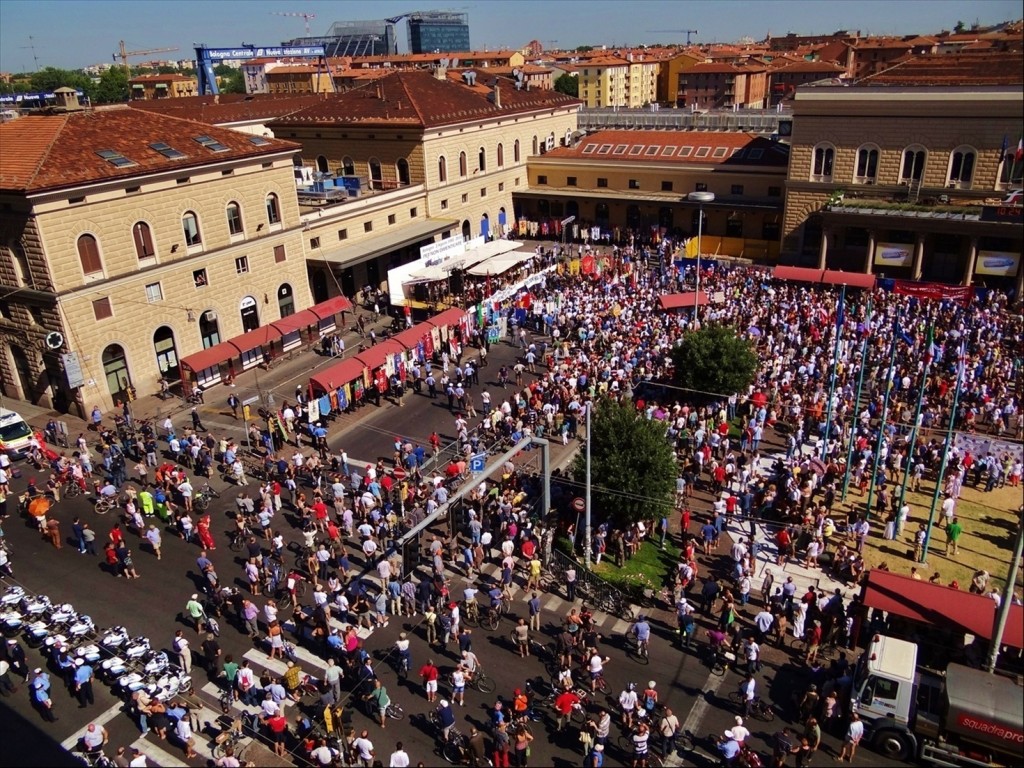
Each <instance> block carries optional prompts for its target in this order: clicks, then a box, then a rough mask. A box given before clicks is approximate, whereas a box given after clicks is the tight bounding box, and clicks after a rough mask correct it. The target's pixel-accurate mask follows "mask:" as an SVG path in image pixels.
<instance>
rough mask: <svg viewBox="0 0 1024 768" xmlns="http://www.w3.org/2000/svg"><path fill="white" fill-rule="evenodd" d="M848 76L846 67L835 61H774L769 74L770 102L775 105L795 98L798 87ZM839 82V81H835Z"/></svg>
mask: <svg viewBox="0 0 1024 768" xmlns="http://www.w3.org/2000/svg"><path fill="white" fill-rule="evenodd" d="M845 78H846V68H845V67H843V66H842V65H841V64H836V63H835V62H833V61H788V60H785V59H783V60H781V61H778V62H777V61H772V63H771V69H770V71H769V74H768V82H769V92H770V94H771V95H770V98H769V101H770V104H769V105H768V106H772V107H774V106H775V105H776V104H779V103H780V102H782V101H785V100H787V99H792V98H793V93H794V92H795V91H796V89H797V88H799V87H800V86H803V85H809V84H810V83H820V82H822V81H838V80H842V79H845ZM834 84H838V82H834Z"/></svg>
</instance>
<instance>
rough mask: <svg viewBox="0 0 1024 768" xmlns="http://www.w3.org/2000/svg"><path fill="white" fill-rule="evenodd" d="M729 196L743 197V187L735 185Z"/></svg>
mask: <svg viewBox="0 0 1024 768" xmlns="http://www.w3.org/2000/svg"><path fill="white" fill-rule="evenodd" d="M729 194H730V195H742V194H743V185H742V184H733V185H732V188H731V191H730V192H729Z"/></svg>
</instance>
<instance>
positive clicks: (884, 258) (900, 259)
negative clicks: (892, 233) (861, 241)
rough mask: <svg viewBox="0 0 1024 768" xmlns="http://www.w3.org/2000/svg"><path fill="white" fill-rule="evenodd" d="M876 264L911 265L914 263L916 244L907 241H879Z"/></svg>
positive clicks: (888, 265) (876, 248)
mask: <svg viewBox="0 0 1024 768" xmlns="http://www.w3.org/2000/svg"><path fill="white" fill-rule="evenodd" d="M875 264H878V265H879V266H883V267H911V266H913V265H914V246H913V245H912V244H907V243H878V244H877V245H876V246H875Z"/></svg>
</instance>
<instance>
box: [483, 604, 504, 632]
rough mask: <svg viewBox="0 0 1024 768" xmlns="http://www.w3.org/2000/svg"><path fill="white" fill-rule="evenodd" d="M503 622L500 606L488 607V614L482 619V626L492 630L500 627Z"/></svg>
mask: <svg viewBox="0 0 1024 768" xmlns="http://www.w3.org/2000/svg"><path fill="white" fill-rule="evenodd" d="M500 623H501V610H500V609H498V608H488V609H487V614H486V615H485V616H483V617H481V619H480V626H481V627H484V628H485V629H489V630H491V631H492V632H493V631H494V630H496V629H497V628H498V625H499V624H500Z"/></svg>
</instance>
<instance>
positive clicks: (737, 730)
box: [731, 715, 750, 745]
mask: <svg viewBox="0 0 1024 768" xmlns="http://www.w3.org/2000/svg"><path fill="white" fill-rule="evenodd" d="M735 720H736V725H734V726H733V727H732V729H731V730H732V737H733V738H734V739H736V741H738V742H739V743H740V745H742V744H743V742H744V741H746V740H747V737H748V736H749V735H750V731H749V730H748V729H747V728H746V726H744V725H743V718H742V717H740V716H739V715H736V717H735Z"/></svg>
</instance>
